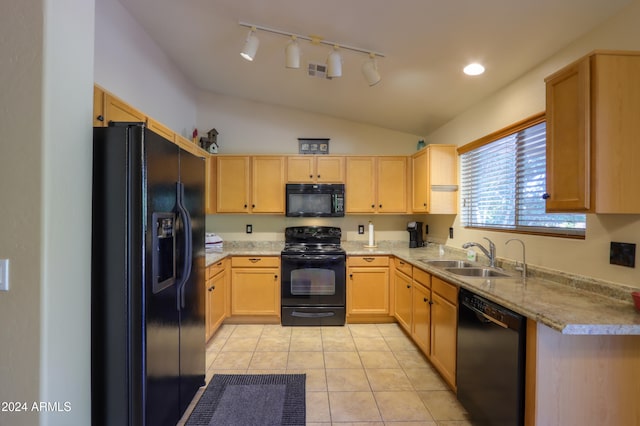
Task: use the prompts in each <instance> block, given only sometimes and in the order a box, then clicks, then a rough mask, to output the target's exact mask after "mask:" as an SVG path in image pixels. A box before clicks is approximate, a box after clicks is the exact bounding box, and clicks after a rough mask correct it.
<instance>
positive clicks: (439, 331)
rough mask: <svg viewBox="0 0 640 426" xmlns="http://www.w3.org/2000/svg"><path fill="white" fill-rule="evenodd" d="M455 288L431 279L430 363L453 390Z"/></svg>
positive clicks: (455, 325) (454, 379)
mask: <svg viewBox="0 0 640 426" xmlns="http://www.w3.org/2000/svg"><path fill="white" fill-rule="evenodd" d="M453 294H457V287H455V286H452V285H451V284H448V283H445V282H444V281H442V280H440V279H438V278H436V277H433V278H432V289H431V300H432V302H433V304H432V305H431V362H432V364H433V365H434V366H435V367H436V369H437V370H438V371H439V372H440V374H442V377H443V378H444V379H445V380H446V381H447V382H448V383H449V385H451V387H452V388H454V389H455V386H456V341H457V329H458V304H457V302H453V301H452V299H453V297H452V296H453Z"/></svg>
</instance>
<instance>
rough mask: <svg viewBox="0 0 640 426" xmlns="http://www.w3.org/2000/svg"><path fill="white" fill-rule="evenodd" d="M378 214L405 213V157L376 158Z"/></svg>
mask: <svg viewBox="0 0 640 426" xmlns="http://www.w3.org/2000/svg"><path fill="white" fill-rule="evenodd" d="M377 163H378V164H377V172H378V173H377V188H378V189H377V194H378V197H377V200H378V202H377V208H378V212H379V213H406V212H407V157H378V159H377Z"/></svg>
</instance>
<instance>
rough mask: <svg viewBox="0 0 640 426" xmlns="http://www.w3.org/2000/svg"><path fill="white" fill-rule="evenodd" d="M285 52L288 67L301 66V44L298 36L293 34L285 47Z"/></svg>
mask: <svg viewBox="0 0 640 426" xmlns="http://www.w3.org/2000/svg"><path fill="white" fill-rule="evenodd" d="M284 54H285V60H286V64H285V65H286V67H287V68H300V46H299V45H298V40H297V37H296V36H294V35H293V36H291V41H290V42H289V43H288V44H287V47H285V49H284Z"/></svg>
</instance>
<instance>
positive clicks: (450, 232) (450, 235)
mask: <svg viewBox="0 0 640 426" xmlns="http://www.w3.org/2000/svg"><path fill="white" fill-rule="evenodd" d="M449 238H453V228H449Z"/></svg>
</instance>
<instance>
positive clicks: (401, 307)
mask: <svg viewBox="0 0 640 426" xmlns="http://www.w3.org/2000/svg"><path fill="white" fill-rule="evenodd" d="M398 260H399V259H397V258H396V259H394V262H397V261H398ZM393 286H394V293H393V305H394V309H393V313H394V316H395V317H396V320H397V321H398V323H399V324H400V325H401V326H402V328H404V329H405V331H406V332H407V333H409V334H411V325H412V321H413V315H412V303H413V301H412V298H413V292H412V287H413V283H412V279H411V275H407V274H406V273H405V272H403V271H402V268H400V269H399V268H397V267H396V269H395V273H394V277H393Z"/></svg>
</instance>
